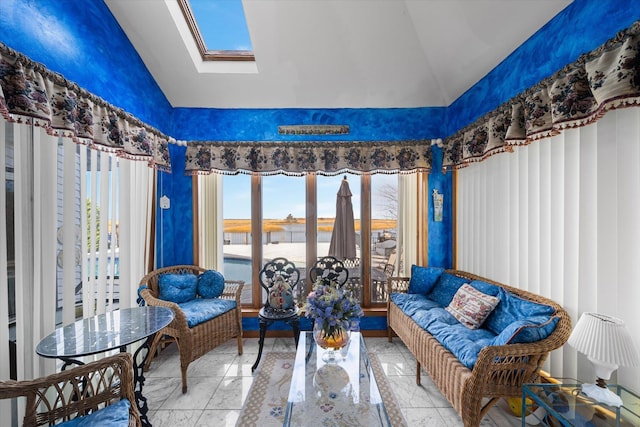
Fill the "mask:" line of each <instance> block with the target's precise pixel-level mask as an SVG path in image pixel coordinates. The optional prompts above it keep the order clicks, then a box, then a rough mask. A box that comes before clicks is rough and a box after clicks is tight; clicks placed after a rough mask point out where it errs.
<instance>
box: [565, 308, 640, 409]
mask: <svg viewBox="0 0 640 427" xmlns="http://www.w3.org/2000/svg"><path fill="white" fill-rule="evenodd" d="M568 343H569V345H570V346H571V347H573V348H575V349H576V350H577V351H579V352H580V353H582V354H584V355H586V356H587V358H588V359H589V361H590V362H591V363H592V364H593V367H594V370H595V374H596V378H597V379H596V383H595V384H583V385H582V392H583V393H584V394H586V395H587V396H589V397H591V398H592V399H595V400H597V401H598V402H602V403H605V404H607V405H609V406H618V407H619V406H622V399H621V398H620V396H618V395H617V394H615V393H614V392H612V391H611V390H609V389H608V388H607V383H606V381H608V380H609V379H610V378H611V374H612V373H613V372H614V371H615V370H616V369H618V367H619V366H639V365H640V357H639V356H638V352H637V351H636V349H635V346H634V345H633V340H632V338H631V334H630V333H629V331H628V330H627V328H626V326H625V324H624V322H623V321H622V320H621V319H618V318H615V317H611V316H606V315H604V314H598V313H583V314H582V316H580V319H579V320H578V323H577V324H576V326H575V328H574V329H573V332H572V333H571V336H570V337H569V341H568Z"/></svg>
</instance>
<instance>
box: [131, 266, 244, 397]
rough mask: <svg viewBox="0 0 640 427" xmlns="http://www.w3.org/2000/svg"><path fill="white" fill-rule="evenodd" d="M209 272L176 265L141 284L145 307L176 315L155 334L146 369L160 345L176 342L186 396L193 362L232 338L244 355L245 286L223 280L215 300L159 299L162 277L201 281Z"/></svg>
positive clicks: (146, 277)
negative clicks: (242, 301) (242, 297)
mask: <svg viewBox="0 0 640 427" xmlns="http://www.w3.org/2000/svg"><path fill="white" fill-rule="evenodd" d="M208 271H209V272H210V271H211V270H207V269H205V268H202V267H198V266H195V265H176V266H171V267H163V268H159V269H156V270H154V271H152V272H150V273H149V274H147V275H146V276H144V277H143V278H142V280H140V290H139V294H140V296H141V297H142V298H143V299H144V302H145V303H146V304H148V305H156V306H163V307H169V308H170V309H172V310H173V312H174V313H175V318H174V319H173V321H172V322H171V323H170V324H169V325H168V326H167V327H165V328H164V329H162V330H161V331H160V332H158V333H157V334H156V336H155V338H154V340H153V343H152V344H151V349H150V352H149V357H148V358H147V364H146V366H145V369H148V368H149V366H150V364H151V362H152V360H153V358H154V356H155V354H156V351H157V349H158V346H159V345H160V344H161V343H166V342H169V341H175V342H176V344H177V345H178V349H179V352H180V371H181V373H182V392H183V393H186V392H187V368H188V367H189V364H190V363H191V362H193V361H194V360H196V359H198V358H199V357H201V356H203V355H204V354H206V353H208V352H209V351H210V350H212V349H213V348H215V347H216V346H218V345H220V344H222V343H224V342H226V341H228V340H230V339H231V338H237V340H238V354H242V311H241V307H240V295H241V293H242V287H243V286H244V282H242V281H230V280H224V288H223V290H222V293H221V294H220V295H219V297H215V298H201V297H200V296H199V295H196V296H194V298H193V299H192V300H191V301H186V302H185V303H176V302H173V301H168V300H163V299H161V297H160V296H161V289H160V288H161V284H160V281H161V278H162V276H165V275H167V277H168V276H176V275H177V276H185V275H195V276H197V277H202V274H203V273H205V272H208ZM194 303H195V304H196V305H193V304H194ZM195 317H198V319H194V318H195Z"/></svg>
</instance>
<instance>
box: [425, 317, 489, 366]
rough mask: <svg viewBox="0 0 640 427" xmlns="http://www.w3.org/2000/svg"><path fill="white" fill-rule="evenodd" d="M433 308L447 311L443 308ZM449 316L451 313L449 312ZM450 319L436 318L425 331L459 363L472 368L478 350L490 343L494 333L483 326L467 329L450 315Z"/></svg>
mask: <svg viewBox="0 0 640 427" xmlns="http://www.w3.org/2000/svg"><path fill="white" fill-rule="evenodd" d="M434 310H440V311H442V312H445V313H447V312H446V311H445V310H444V309H443V308H438V309H434ZM431 311H433V310H431ZM447 314H449V313H447ZM440 315H441V314H440ZM449 316H451V315H450V314H449ZM451 319H452V320H447V319H446V318H445V319H443V321H438V320H436V321H434V322H432V323H431V324H430V325H429V326H428V328H427V331H428V332H429V333H430V334H431V335H433V337H434V338H435V339H437V340H438V341H439V342H440V343H441V344H442V345H443V346H444V347H445V348H446V349H447V350H449V351H450V352H451V353H453V355H454V356H456V358H457V359H458V360H459V361H460V363H462V364H463V365H464V366H466V367H467V368H469V369H473V366H474V365H475V364H476V361H477V360H478V354H480V350H482V349H483V348H484V347H486V346H487V345H491V343H492V342H493V340H494V339H495V334H494V333H492V332H491V331H489V330H487V329H483V328H480V329H469V328H467V327H466V326H464V325H462V324H461V323H459V322H458V321H457V320H456V319H455V317H453V316H451ZM452 322H453V323H452Z"/></svg>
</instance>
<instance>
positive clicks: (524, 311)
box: [485, 288, 555, 335]
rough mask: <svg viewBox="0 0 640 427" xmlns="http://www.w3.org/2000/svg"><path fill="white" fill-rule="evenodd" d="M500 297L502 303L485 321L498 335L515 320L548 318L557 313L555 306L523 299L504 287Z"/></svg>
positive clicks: (486, 325) (501, 289)
mask: <svg viewBox="0 0 640 427" xmlns="http://www.w3.org/2000/svg"><path fill="white" fill-rule="evenodd" d="M498 298H500V303H499V304H498V306H497V307H496V308H495V310H493V312H492V313H491V315H489V317H488V318H487V321H486V322H485V327H486V328H488V329H489V330H491V331H492V332H493V333H494V334H496V335H500V334H501V333H502V331H504V330H505V329H506V328H507V327H508V326H509V325H511V324H512V323H513V322H515V321H518V320H524V319H531V318H534V317H538V316H545V317H546V318H547V320H548V319H551V316H553V315H554V314H555V309H554V308H553V307H551V306H549V305H545V304H538V303H537V302H533V301H529V300H525V299H522V298H520V297H518V296H516V295H514V294H512V293H511V292H508V291H506V290H504V289H503V288H500V289H499V292H498ZM542 323H545V322H542ZM554 328H555V326H554Z"/></svg>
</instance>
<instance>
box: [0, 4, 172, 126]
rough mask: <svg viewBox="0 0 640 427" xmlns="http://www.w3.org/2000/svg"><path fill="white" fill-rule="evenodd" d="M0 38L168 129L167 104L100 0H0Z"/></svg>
mask: <svg viewBox="0 0 640 427" xmlns="http://www.w3.org/2000/svg"><path fill="white" fill-rule="evenodd" d="M0 41H2V42H3V43H4V44H6V45H7V46H9V47H10V48H12V49H15V50H17V51H18V52H20V53H23V54H25V55H26V56H28V57H29V58H31V59H32V60H34V61H37V62H40V63H42V64H44V65H45V66H46V67H47V68H48V69H50V70H52V71H55V72H58V73H60V74H62V75H63V76H64V77H65V78H67V79H68V80H71V81H73V82H75V83H77V84H78V85H79V86H80V87H82V88H83V89H86V90H87V91H89V92H91V93H93V94H94V95H97V96H99V97H101V98H102V99H104V100H105V101H107V102H109V103H110V104H112V105H115V106H117V107H120V108H122V109H123V110H125V111H127V112H129V113H131V114H133V115H134V116H136V117H137V118H138V119H140V120H142V121H143V122H145V123H147V124H149V125H151V126H153V127H155V128H157V129H158V130H160V131H162V132H164V133H169V132H170V131H171V129H170V128H169V127H168V126H167V125H168V120H167V118H168V117H170V116H171V113H172V110H171V105H170V104H169V102H168V101H167V98H166V97H165V96H164V94H163V93H162V91H161V90H160V88H159V86H158V85H157V83H156V82H155V80H154V79H153V77H152V76H151V74H150V73H149V71H148V70H147V68H146V66H145V65H144V63H143V62H142V59H141V58H140V56H139V55H138V52H136V50H135V49H134V48H133V45H132V44H131V43H130V42H129V39H127V37H126V35H125V33H124V31H123V30H122V29H121V28H120V25H118V23H117V21H116V20H115V18H114V17H113V15H112V14H111V12H110V11H109V8H107V6H106V5H105V3H104V2H103V1H102V0H80V1H78V0H0Z"/></svg>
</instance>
